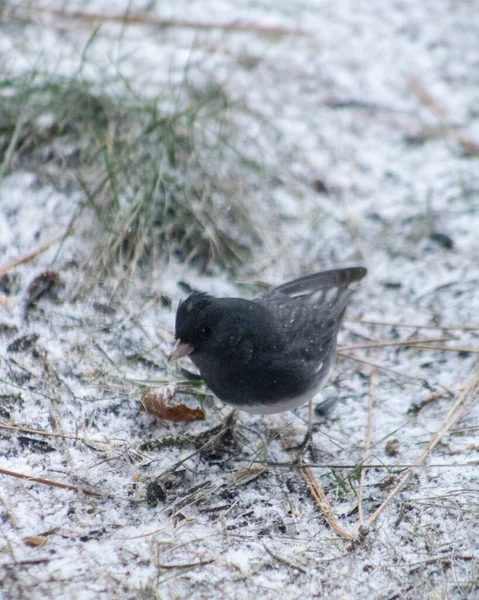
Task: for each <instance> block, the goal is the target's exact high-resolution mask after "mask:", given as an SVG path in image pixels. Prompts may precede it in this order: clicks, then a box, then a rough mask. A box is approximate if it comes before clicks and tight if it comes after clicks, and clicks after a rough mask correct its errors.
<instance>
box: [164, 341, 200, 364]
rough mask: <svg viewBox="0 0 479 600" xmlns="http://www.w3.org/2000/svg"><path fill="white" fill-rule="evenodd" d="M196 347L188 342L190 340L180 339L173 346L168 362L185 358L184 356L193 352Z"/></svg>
mask: <svg viewBox="0 0 479 600" xmlns="http://www.w3.org/2000/svg"><path fill="white" fill-rule="evenodd" d="M194 349H195V347H194V346H193V344H188V342H182V341H181V340H178V341H177V342H176V345H175V347H174V348H173V352H172V353H171V354H170V356H168V362H172V361H174V360H178V358H183V356H188V354H191V353H192V352H193V350H194Z"/></svg>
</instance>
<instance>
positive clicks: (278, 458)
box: [0, 0, 479, 600]
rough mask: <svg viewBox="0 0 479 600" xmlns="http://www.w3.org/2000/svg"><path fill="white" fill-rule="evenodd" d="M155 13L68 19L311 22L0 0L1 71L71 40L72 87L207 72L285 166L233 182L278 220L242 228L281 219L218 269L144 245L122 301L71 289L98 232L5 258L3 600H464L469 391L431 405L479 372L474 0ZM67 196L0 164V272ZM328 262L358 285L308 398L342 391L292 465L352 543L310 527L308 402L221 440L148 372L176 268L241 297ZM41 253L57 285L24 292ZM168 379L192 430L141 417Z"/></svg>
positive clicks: (167, 337) (471, 469)
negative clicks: (104, 79)
mask: <svg viewBox="0 0 479 600" xmlns="http://www.w3.org/2000/svg"><path fill="white" fill-rule="evenodd" d="M169 4H170V5H169V6H168V5H167V3H151V2H149V3H146V2H143V3H142V2H139V1H138V2H119V1H118V2H115V3H112V2H102V1H101V0H95V1H91V2H84V3H82V9H83V10H86V11H91V12H101V11H103V10H104V11H116V12H118V13H120V12H121V11H123V10H126V9H128V11H129V12H130V13H131V12H137V11H141V10H142V9H145V10H146V9H148V11H149V12H148V13H147V14H148V15H150V16H153V17H154V16H156V17H165V18H166V17H168V18H170V17H171V18H173V19H189V20H193V21H194V20H198V21H204V20H206V19H207V20H208V21H218V22H222V23H225V22H233V21H238V20H246V21H248V22H250V23H256V24H261V25H271V26H276V25H278V26H284V27H289V28H292V29H295V28H297V29H301V30H307V32H309V33H307V35H299V34H298V35H287V36H285V35H276V36H273V37H271V36H268V35H266V34H264V32H261V31H259V30H255V28H254V27H252V28H251V29H250V30H249V31H246V32H234V31H227V30H225V29H221V28H219V29H214V30H195V29H194V28H157V27H149V26H147V25H144V24H143V25H131V26H128V27H122V26H121V25H119V24H115V23H108V22H106V23H103V24H102V27H101V28H100V30H99V32H97V34H96V35H95V36H94V37H93V38H91V34H92V31H93V28H94V26H95V24H92V23H91V22H88V21H80V20H77V19H71V18H67V17H65V16H63V17H61V16H59V15H53V14H52V13H49V12H33V7H31V8H28V7H27V6H26V4H25V3H21V2H10V3H9V5H8V7H7V8H3V9H2V10H4V11H8V16H9V19H6V20H4V21H3V22H2V24H1V36H0V47H1V53H2V56H3V60H4V61H6V63H7V64H8V68H9V69H10V70H11V71H13V72H21V71H22V70H26V69H28V68H30V67H31V66H32V65H34V64H35V65H36V68H38V69H45V70H49V71H51V70H52V68H54V69H55V72H58V73H63V74H66V75H71V74H72V73H73V72H76V71H77V70H78V68H79V64H80V61H81V60H82V59H83V58H84V55H83V54H82V53H83V52H84V50H85V48H87V50H88V54H89V55H90V57H92V58H93V59H94V61H95V63H96V64H97V65H98V70H97V71H94V70H91V72H89V69H91V65H90V64H85V65H84V70H85V73H84V75H85V77H91V78H93V79H94V78H95V77H97V78H98V77H99V76H101V73H102V70H101V69H106V70H108V69H116V68H119V69H121V71H122V76H124V77H126V78H128V79H129V80H131V84H132V85H133V86H138V89H140V88H141V89H142V91H143V92H148V90H151V93H152V95H154V94H155V89H156V88H157V87H158V86H159V85H160V84H163V83H164V81H167V80H168V79H169V78H170V79H174V78H175V77H176V78H180V79H181V77H184V76H185V68H186V65H188V77H189V78H196V79H197V80H198V85H205V86H206V85H208V81H210V80H215V81H220V82H221V85H222V86H223V87H224V89H225V90H226V91H227V94H228V95H229V98H230V101H231V102H232V105H233V104H234V103H235V102H237V103H239V104H241V106H242V107H243V108H244V107H246V108H247V109H248V110H250V111H251V112H254V113H255V114H257V115H260V116H261V118H263V119H264V120H265V123H270V124H273V125H274V127H275V128H276V130H277V132H278V137H277V140H276V143H272V141H271V139H270V138H268V139H267V140H265V139H264V138H263V137H262V129H261V128H258V130H257V131H253V132H251V135H252V137H254V138H256V139H257V141H258V145H259V146H262V148H263V152H264V165H265V167H264V168H265V169H269V168H271V166H275V168H276V169H278V171H280V172H281V174H282V177H281V178H279V179H278V182H277V185H276V186H274V187H272V188H270V189H268V190H264V189H258V190H257V195H256V196H255V197H253V198H252V199H251V201H252V202H253V204H254V203H256V204H257V205H258V207H259V206H261V207H262V210H261V211H259V212H258V214H260V215H263V217H262V218H265V219H266V217H265V216H264V215H265V214H267V211H266V213H265V211H264V206H265V205H266V206H267V207H268V210H270V211H271V215H272V217H271V220H265V222H264V223H262V224H261V225H262V227H263V228H264V232H265V237H266V236H267V234H269V233H271V232H270V231H269V230H270V228H271V227H272V223H274V227H275V232H274V234H275V235H274V236H273V238H272V239H274V240H276V241H275V242H274V244H272V245H269V246H268V251H267V252H265V251H263V252H262V254H261V256H259V255H258V262H257V264H255V263H254V262H253V264H251V263H250V264H247V265H244V266H243V270H241V269H240V271H239V273H238V275H237V276H235V278H234V279H233V278H232V277H231V276H228V275H226V274H225V273H224V272H222V271H218V270H216V271H215V269H210V271H209V272H207V273H205V274H199V273H198V272H197V271H195V270H194V269H193V268H192V267H188V266H185V265H183V264H179V263H178V262H175V261H169V262H167V263H166V262H162V260H161V257H159V261H158V269H157V271H156V272H155V273H154V275H153V276H152V277H150V278H149V279H148V284H146V283H145V280H140V278H138V281H133V282H131V285H130V288H129V291H128V293H127V294H126V295H124V296H120V295H118V294H116V295H115V294H114V290H115V276H112V277H111V278H110V279H108V280H106V281H105V282H104V284H103V285H101V286H98V287H96V288H95V289H94V290H93V291H90V292H89V293H88V294H87V295H86V296H83V297H82V296H81V295H79V294H78V293H76V292H77V291H78V284H79V282H81V281H82V278H83V277H84V273H83V272H82V264H83V263H82V261H83V260H84V258H85V256H86V255H87V254H88V252H89V251H90V250H91V247H92V243H93V240H91V238H89V236H88V231H87V230H85V228H83V229H81V230H80V231H79V232H76V233H74V234H73V235H70V236H69V237H67V238H66V239H61V241H59V242H56V243H54V244H53V245H52V246H51V247H49V248H48V249H47V250H46V251H45V252H43V253H41V254H39V255H38V256H37V257H36V258H35V259H34V260H30V261H28V262H25V263H24V264H21V265H19V266H17V267H15V268H10V269H9V270H8V272H7V273H5V274H2V277H1V279H0V291H1V297H0V301H1V305H0V342H1V345H0V357H1V365H2V367H1V386H0V387H1V390H0V393H1V395H0V419H1V429H0V448H1V455H2V458H1V462H0V468H1V469H2V473H4V474H2V475H1V486H0V511H1V512H0V515H1V522H2V526H1V537H0V597H2V598H6V599H18V598H43V597H54V598H68V599H70V598H71V599H79V600H80V599H81V600H83V599H90V598H92V599H93V598H102V599H103V598H105V599H107V598H132V599H133V598H135V599H136V598H144V599H147V598H148V599H149V598H165V599H173V598H185V597H192V598H205V599H215V598H218V599H220V598H231V599H240V598H251V597H257V598H288V599H290V598H291V599H293V598H328V599H331V598H338V599H339V598H341V599H351V600H362V599H365V600H366V599H368V600H369V599H377V600H395V599H398V600H399V599H411V600H416V599H418V598H427V599H431V600H436V599H438V600H439V599H455V598H457V599H459V598H461V599H462V598H478V597H479V576H478V572H479V571H478V569H479V542H478V539H479V524H478V523H479V521H478V513H479V492H478V490H479V470H478V451H479V445H478V443H477V432H478V431H479V407H478V402H477V397H475V395H474V394H473V396H472V398H471V397H470V396H468V397H467V398H466V401H467V400H468V399H470V400H471V401H470V403H469V404H468V406H466V408H465V410H464V412H463V413H462V415H461V416H460V417H459V419H458V420H457V421H455V422H454V423H453V424H452V425H451V424H450V423H449V422H448V420H447V415H448V411H449V410H450V408H451V407H452V406H453V404H454V402H455V401H456V400H457V398H458V397H459V396H460V394H461V392H462V390H464V389H465V388H466V386H467V385H468V383H469V382H471V381H473V379H474V377H475V376H476V374H477V367H478V365H477V353H478V351H479V350H478V347H479V344H478V343H477V341H478V340H477V337H478V331H479V320H478V316H477V315H478V313H479V294H478V292H477V289H478V282H479V264H478V260H477V257H478V256H479V236H478V233H477V232H478V231H479V169H478V160H479V159H478V153H479V150H478V144H479V86H478V83H479V82H478V73H479V46H478V44H477V39H478V16H477V5H475V3H474V2H467V1H464V2H460V3H458V2H452V1H446V0H439V1H437V0H436V1H434V2H433V1H432V0H428V1H426V2H422V3H418V2H414V1H413V0H405V1H403V2H394V3H384V2H380V1H376V2H369V3H361V4H358V3H356V2H352V1H344V2H337V3H332V2H331V3H326V2H322V3H320V2H314V1H312V0H308V1H305V2H302V3H288V2H283V1H281V2H267V1H266V0H263V1H262V2H250V1H245V2H241V3H233V2H226V1H221V0H215V1H214V2H211V3H208V13H207V14H206V15H205V11H204V7H205V3H203V2H186V1H184V2H183V1H176V2H171V3H169ZM43 6H45V7H50V8H52V7H53V8H63V9H65V10H67V11H68V10H73V9H75V8H78V7H77V6H75V3H73V2H61V3H60V2H58V3H54V2H50V3H47V2H45V3H44V4H43ZM152 6H153V8H152ZM30 10H31V12H30ZM89 40H90V45H88V46H87V42H88V41H89ZM286 154H287V155H288V156H289V160H288V162H287V163H286V162H279V161H280V160H283V161H284V160H285V156H286ZM66 189H67V191H68V188H62V189H58V188H57V187H55V186H54V185H52V184H47V183H45V182H44V181H40V180H39V179H38V178H37V177H36V176H35V175H34V174H32V173H31V172H24V171H17V172H13V173H11V174H9V175H8V176H6V177H5V178H4V179H3V181H2V183H1V187H0V234H1V235H0V257H1V258H0V260H1V263H0V264H1V265H6V264H8V263H9V261H11V260H14V259H16V258H18V257H21V256H24V255H26V254H27V253H28V252H31V251H33V250H35V249H37V248H39V247H41V246H42V245H43V244H44V243H46V242H48V241H50V240H52V239H54V238H58V236H62V234H63V233H65V232H66V231H67V229H68V226H69V223H70V220H71V218H72V211H74V210H75V207H76V206H77V204H78V202H79V199H80V198H81V194H80V191H79V190H77V191H74V192H73V193H72V192H70V193H67V191H65V190H66ZM258 252H260V251H258ZM347 264H363V265H365V266H367V267H368V269H369V275H368V277H367V279H366V280H364V282H363V284H362V287H361V289H360V291H359V292H358V293H357V294H356V296H355V297H354V299H353V301H352V304H351V307H350V309H349V313H348V320H347V322H346V323H345V326H344V328H343V331H342V334H341V339H340V343H341V344H342V345H343V346H344V348H343V355H342V356H341V357H340V358H339V360H338V365H337V369H336V371H335V373H334V374H333V375H332V377H331V380H330V384H329V385H328V387H327V388H326V389H325V390H324V392H323V394H322V396H323V398H333V397H334V398H337V399H338V406H337V408H336V410H335V411H334V412H333V413H332V415H330V416H329V418H328V419H326V420H324V419H322V418H320V417H319V416H316V417H315V419H316V424H315V431H314V443H313V450H312V451H309V452H308V453H307V454H306V456H305V461H307V462H308V463H311V464H312V465H314V466H312V467H311V470H312V472H313V473H314V475H315V477H316V479H317V480H318V482H319V483H320V485H321V486H322V488H323V489H324V491H325V492H326V494H327V497H328V500H329V502H330V504H331V506H332V508H333V510H334V512H335V514H336V516H337V519H338V522H339V524H340V526H341V527H342V529H343V530H344V531H346V532H347V533H348V534H349V535H350V536H351V538H352V540H347V539H345V538H342V537H341V536H340V535H339V534H338V533H337V531H334V530H333V529H332V528H331V527H330V525H329V524H328V523H326V521H325V518H324V510H323V511H321V510H320V509H319V508H318V504H317V503H316V502H315V500H314V499H313V497H312V495H311V493H310V490H309V489H308V487H307V484H306V483H305V480H304V478H303V477H302V476H301V473H300V470H299V469H298V467H297V466H292V465H291V464H290V461H291V457H290V455H289V454H288V453H287V452H285V451H284V450H283V449H282V444H281V438H282V437H292V436H294V435H296V434H297V435H298V436H300V435H301V433H302V432H303V430H304V422H303V421H304V419H305V418H306V409H301V410H299V411H297V415H296V416H294V415H291V414H287V415H283V416H281V417H278V418H273V419H269V420H268V419H264V418H262V417H252V416H249V415H244V414H240V415H238V417H237V420H236V423H235V425H234V427H233V428H232V429H231V428H229V429H222V428H221V423H222V420H223V419H224V418H225V417H226V416H227V414H228V410H227V409H225V408H224V407H221V406H220V404H219V403H218V402H216V401H214V399H212V398H211V397H210V396H209V395H208V393H207V390H205V389H204V388H202V387H201V386H199V385H198V384H197V383H195V382H192V381H190V380H188V379H186V376H185V374H184V373H181V372H179V371H177V370H175V369H176V367H174V368H173V367H170V366H168V365H167V364H166V361H165V357H166V355H167V352H168V350H169V348H170V345H169V341H172V330H173V321H174V309H175V307H176V305H177V302H178V300H179V298H180V297H181V296H182V294H183V295H184V294H185V288H186V287H187V285H189V286H191V287H201V288H202V289H205V290H207V291H210V292H212V293H217V294H221V293H224V294H232V293H238V294H251V293H253V292H252V290H253V289H255V290H256V291H257V286H258V283H260V282H263V283H269V284H278V283H280V282H281V281H284V280H286V279H287V278H293V277H295V276H298V275H301V274H304V273H306V272H310V271H314V270H319V269H322V268H330V267H334V266H340V265H347ZM0 268H1V267H0ZM48 269H54V270H55V271H57V272H58V273H59V275H60V277H61V280H62V284H61V285H60V286H59V285H56V286H53V288H52V290H50V291H49V292H47V293H45V294H44V295H43V296H42V297H40V299H39V300H38V302H37V303H36V305H33V306H29V305H28V297H29V294H31V288H30V292H28V288H29V286H30V284H31V282H32V281H33V280H34V279H35V278H36V277H37V276H38V275H40V274H41V273H44V272H45V271H46V270H48ZM180 281H181V282H183V283H182V284H180V285H178V282H180ZM186 284H187V285H186ZM253 284H254V285H253ZM255 286H256V287H255ZM73 292H75V294H74V293H73ZM73 297H75V300H73V299H72V298H73ZM112 297H114V301H111V298H112ZM170 300H171V301H172V304H171V305H170ZM374 323H376V324H374ZM378 323H379V324H378ZM420 325H424V326H426V327H425V328H422V327H420ZM417 340H422V341H421V342H418V341H417ZM379 341H380V342H385V343H386V344H385V345H380V344H378V343H377V342H379ZM401 342H408V343H407V344H406V343H402V344H401ZM387 343H389V344H390V345H387ZM392 344H396V345H392ZM357 346H359V347H357ZM446 348H447V349H446ZM374 365H379V368H378V369H376V368H375V367H374ZM184 366H185V367H188V364H187V363H185V364H184ZM167 385H168V386H170V389H173V390H174V389H176V388H175V387H174V386H180V389H182V390H183V393H181V394H178V395H177V397H175V399H174V401H173V402H176V401H178V402H180V401H181V402H184V403H186V404H187V405H188V406H189V407H191V408H197V407H198V406H199V403H201V404H202V405H203V407H204V409H205V412H206V420H205V421H203V422H195V423H191V424H184V423H183V424H182V423H175V424H173V423H168V422H161V421H157V420H155V419H153V418H152V417H150V416H149V415H146V414H145V413H144V412H141V411H140V410H139V400H140V396H141V391H142V390H143V389H145V387H147V386H149V387H152V388H153V389H155V390H161V389H162V388H164V386H167ZM369 405H371V406H372V408H370V409H369V408H368V407H369ZM368 418H370V421H371V432H370V455H369V458H368V464H369V466H370V468H368V469H366V470H365V476H364V481H363V482H362V485H360V472H361V469H360V468H359V466H360V465H361V464H362V462H363V460H364V456H365V447H366V439H367V424H368ZM443 423H446V425H447V424H449V425H450V427H449V428H448V430H447V432H446V433H445V435H444V436H443V437H442V439H440V441H439V442H438V443H437V444H436V445H435V447H434V449H433V450H432V451H431V452H430V453H429V454H428V456H426V457H425V460H424V463H423V465H422V466H421V467H419V468H414V469H412V471H411V473H410V477H409V479H408V480H407V482H406V484H405V486H404V488H403V489H402V490H401V491H399V492H398V493H397V494H396V495H395V496H394V497H393V498H392V500H391V502H390V503H389V504H388V505H387V506H386V507H385V508H384V510H382V511H381V513H380V514H379V516H378V518H377V519H376V520H375V521H374V523H373V524H371V526H370V527H369V532H368V533H367V535H365V536H358V531H359V523H360V515H359V511H361V514H362V519H363V521H364V523H365V524H367V523H368V519H369V518H370V517H371V515H373V514H374V512H375V511H376V509H377V508H378V507H379V506H380V505H381V504H382V502H383V501H384V500H385V499H386V497H387V496H388V494H389V493H390V492H391V491H392V490H393V489H394V486H395V485H396V484H397V483H398V482H399V481H400V480H401V477H403V476H404V475H405V474H407V473H408V471H407V468H408V466H410V465H412V464H413V463H414V462H415V461H416V460H417V459H418V457H419V456H420V455H421V452H423V451H424V449H425V448H426V446H427V444H428V443H429V442H430V440H432V439H434V436H435V433H436V432H437V431H438V430H440V428H441V426H442V424H443ZM208 440H209V443H208ZM6 471H8V472H9V473H6ZM12 473H15V474H17V475H18V474H21V475H22V476H25V477H24V478H23V479H19V478H15V477H13V476H12ZM29 477H32V478H37V480H36V481H29V480H28V478H29ZM40 480H41V481H40ZM53 482H55V483H60V484H62V485H63V486H69V487H53V486H52V483H53ZM360 488H361V491H360Z"/></svg>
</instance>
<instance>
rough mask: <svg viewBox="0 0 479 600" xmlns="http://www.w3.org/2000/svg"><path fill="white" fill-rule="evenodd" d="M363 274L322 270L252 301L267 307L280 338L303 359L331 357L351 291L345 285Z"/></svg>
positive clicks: (353, 269)
mask: <svg viewBox="0 0 479 600" xmlns="http://www.w3.org/2000/svg"><path fill="white" fill-rule="evenodd" d="M365 275H366V269H364V268H362V267H351V268H347V269H337V270H333V271H324V272H323V273H316V274H314V275H308V276H307V277H302V278H300V279H296V280H295V281H291V282H289V283H285V284H284V285H281V286H279V287H277V288H275V289H274V290H271V292H268V293H267V294H265V295H264V296H261V297H260V298H257V299H256V300H255V302H258V303H259V304H262V305H263V306H266V307H268V308H269V310H270V311H271V312H272V313H273V314H274V319H275V321H276V323H277V326H278V328H279V329H280V330H281V331H282V333H283V335H284V336H286V338H287V339H288V340H289V344H290V345H291V346H292V347H296V348H297V349H298V351H299V353H300V354H301V355H302V356H303V358H311V359H313V360H323V358H324V357H325V356H328V355H329V354H334V349H335V347H336V337H337V333H338V330H339V327H340V325H341V321H342V319H343V316H344V312H345V310H346V307H347V305H348V303H349V300H350V298H351V296H352V295H353V293H354V291H353V290H351V289H348V285H350V284H351V283H354V282H356V281H359V280H360V279H362V278H363V277H364V276H365Z"/></svg>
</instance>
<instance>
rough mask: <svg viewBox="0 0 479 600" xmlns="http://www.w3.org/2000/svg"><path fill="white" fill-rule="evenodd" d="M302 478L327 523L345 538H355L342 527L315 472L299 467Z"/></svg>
mask: <svg viewBox="0 0 479 600" xmlns="http://www.w3.org/2000/svg"><path fill="white" fill-rule="evenodd" d="M299 472H300V473H301V476H302V478H303V479H304V480H305V481H306V484H307V486H308V488H309V491H310V492H311V496H313V498H314V500H315V501H316V504H317V505H318V506H319V510H320V511H321V514H322V515H323V517H324V520H325V521H326V523H327V524H328V525H329V526H330V527H331V529H332V530H333V531H335V532H336V533H337V534H338V535H340V536H341V537H342V538H344V539H345V540H354V539H355V538H354V536H353V535H351V534H350V533H349V531H346V530H345V529H343V527H341V525H340V524H339V521H338V517H337V516H336V513H335V512H334V510H333V507H332V506H331V504H330V502H329V500H328V497H327V496H326V494H325V493H324V490H323V488H322V487H321V486H320V485H319V483H318V480H317V479H316V477H315V476H314V473H313V472H312V470H311V469H310V468H309V467H301V468H300V469H299Z"/></svg>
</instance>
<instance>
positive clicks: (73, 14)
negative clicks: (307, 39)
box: [30, 7, 310, 35]
mask: <svg viewBox="0 0 479 600" xmlns="http://www.w3.org/2000/svg"><path fill="white" fill-rule="evenodd" d="M30 9H31V10H35V11H37V12H43V13H48V14H52V15H55V16H57V17H61V18H63V19H78V20H81V21H87V22H89V23H97V22H101V23H104V22H109V23H123V24H128V25H150V26H156V27H165V28H166V27H182V28H188V29H224V30H226V31H253V32H255V33H261V34H263V35H310V32H309V31H306V30H304V29H299V28H295V27H285V26H282V25H259V24H257V23H248V22H245V21H230V22H226V23H225V22H223V23H221V22H215V21H196V20H193V19H166V18H160V17H155V16H153V15H148V14H146V13H124V14H113V13H101V12H92V11H82V10H75V11H66V10H62V9H58V8H46V7H30Z"/></svg>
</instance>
